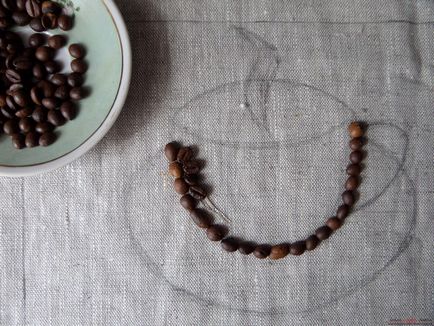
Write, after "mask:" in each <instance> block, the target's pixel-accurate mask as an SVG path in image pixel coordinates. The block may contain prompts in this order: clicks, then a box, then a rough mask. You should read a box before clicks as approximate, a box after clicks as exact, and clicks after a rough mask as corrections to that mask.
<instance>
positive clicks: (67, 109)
mask: <svg viewBox="0 0 434 326" xmlns="http://www.w3.org/2000/svg"><path fill="white" fill-rule="evenodd" d="M60 112H61V113H62V115H63V117H64V118H65V119H67V120H74V119H75V117H76V116H77V109H76V108H75V105H74V104H72V103H71V102H63V103H62V105H61V106H60Z"/></svg>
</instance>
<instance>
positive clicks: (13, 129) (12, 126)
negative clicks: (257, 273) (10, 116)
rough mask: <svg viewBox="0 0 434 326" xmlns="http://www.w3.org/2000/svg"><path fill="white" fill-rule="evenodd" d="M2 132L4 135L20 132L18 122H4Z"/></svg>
mask: <svg viewBox="0 0 434 326" xmlns="http://www.w3.org/2000/svg"><path fill="white" fill-rule="evenodd" d="M3 131H4V133H5V134H6V135H13V134H16V133H18V132H19V131H20V128H19V126H18V122H17V121H16V120H9V121H6V122H5V123H4V125H3Z"/></svg>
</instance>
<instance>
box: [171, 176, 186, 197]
mask: <svg viewBox="0 0 434 326" xmlns="http://www.w3.org/2000/svg"><path fill="white" fill-rule="evenodd" d="M173 187H174V189H175V191H176V192H177V193H178V194H180V195H185V194H186V193H187V192H188V189H189V186H188V184H187V183H186V182H185V181H184V179H183V178H177V179H175V181H174V182H173Z"/></svg>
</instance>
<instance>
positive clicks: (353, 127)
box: [348, 122, 363, 138]
mask: <svg viewBox="0 0 434 326" xmlns="http://www.w3.org/2000/svg"><path fill="white" fill-rule="evenodd" d="M348 132H349V134H350V136H351V138H360V137H362V136H363V128H362V126H361V125H360V124H359V123H358V122H352V123H351V124H350V125H349V126H348Z"/></svg>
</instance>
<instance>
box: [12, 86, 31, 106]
mask: <svg viewBox="0 0 434 326" xmlns="http://www.w3.org/2000/svg"><path fill="white" fill-rule="evenodd" d="M13 98H14V102H15V103H16V104H18V105H19V106H21V107H22V108H23V107H25V106H27V105H28V104H29V100H28V96H27V94H26V93H25V92H24V90H23V89H19V90H16V91H14V92H13Z"/></svg>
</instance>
